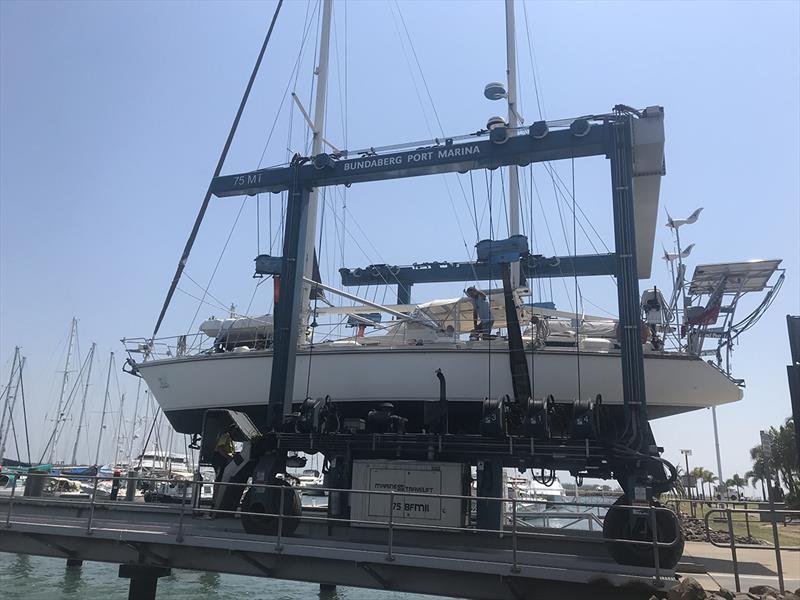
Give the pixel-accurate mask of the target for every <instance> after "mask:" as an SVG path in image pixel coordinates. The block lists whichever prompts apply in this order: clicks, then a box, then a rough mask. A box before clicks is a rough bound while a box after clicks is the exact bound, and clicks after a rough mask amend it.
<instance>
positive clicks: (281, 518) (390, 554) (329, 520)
mask: <svg viewBox="0 0 800 600" xmlns="http://www.w3.org/2000/svg"><path fill="white" fill-rule="evenodd" d="M33 476H35V477H47V476H48V475H47V474H33ZM75 479H80V480H83V481H92V483H93V487H92V493H91V494H90V495H89V496H90V497H89V499H88V500H82V499H66V500H64V499H61V498H40V497H28V498H26V501H28V502H32V503H37V502H48V503H50V502H56V503H60V504H68V505H78V506H87V505H88V507H89V511H88V523H87V534H89V535H91V534H92V532H93V531H97V530H98V529H100V528H98V527H96V526H94V514H95V509H96V508H97V507H114V506H119V505H120V503H126V501H125V500H124V498H123V499H118V500H108V501H104V500H99V499H98V498H97V496H98V494H97V486H98V483H99V482H100V481H112V482H113V481H116V482H117V483H118V484H119V485H120V487H122V482H125V484H126V485H129V484H130V483H133V484H135V483H136V482H137V481H147V482H151V483H179V484H182V496H181V507H180V510H179V517H178V523H177V535H176V541H177V542H178V543H184V542H185V539H184V538H185V536H184V519H185V515H186V514H190V515H192V516H195V515H196V514H201V515H202V514H205V515H220V516H222V515H224V516H229V517H236V516H239V517H241V516H253V517H261V518H263V517H275V518H277V520H278V525H277V535H276V536H275V551H276V552H281V551H282V550H283V537H284V522H285V519H287V518H291V519H297V520H300V521H305V522H309V521H312V522H324V523H326V524H336V523H341V524H349V525H353V524H356V525H371V526H380V527H387V541H386V546H387V552H386V560H387V561H394V560H395V555H394V531H395V529H396V528H397V527H401V528H403V529H406V530H409V529H410V530H419V531H457V532H464V531H469V532H470V533H489V534H500V536H501V537H503V536H504V535H507V533H508V532H507V528H506V526H505V525H503V524H501V526H500V528H499V529H485V528H478V527H468V526H463V525H462V526H458V527H454V526H447V525H428V524H423V523H400V524H398V523H397V522H396V521H395V518H394V517H395V515H394V504H395V502H394V500H395V498H396V497H397V496H402V497H404V498H405V497H412V498H434V499H439V500H441V499H453V500H462V501H469V502H475V501H490V502H499V503H502V504H504V505H505V504H511V515H512V518H511V523H510V529H511V548H510V550H511V561H510V570H511V572H512V573H519V572H520V571H521V567H520V564H519V560H518V559H519V557H518V538H519V537H520V536H522V537H525V538H529V539H530V538H537V539H548V538H555V539H560V540H564V539H573V538H574V539H581V540H582V539H584V538H583V537H581V536H570V535H565V534H563V533H557V534H556V533H545V532H542V531H520V530H519V528H518V526H517V518H516V517H517V514H518V513H517V504H518V503H519V502H527V501H528V500H527V499H523V500H520V499H517V498H494V497H488V496H472V495H469V496H464V495H456V494H429V493H422V492H405V491H403V492H398V491H395V490H389V491H382V490H352V489H348V490H342V489H340V488H327V487H323V486H320V487H315V488H314V489H315V491H323V492H340V493H341V492H345V493H348V494H355V495H358V494H362V495H367V496H383V497H388V499H389V514H388V516H387V518H386V519H385V520H368V519H353V518H351V517H350V518H345V517H332V516H329V515H324V516H319V515H310V514H301V515H298V516H293V515H286V514H285V506H284V502H285V492H286V490H287V489H291V490H293V491H295V492H302V491H303V488H301V487H299V486H291V485H277V484H267V483H235V482H210V481H209V482H206V481H203V482H197V481H192V480H180V479H176V478H174V477H172V478H158V477H148V478H145V479H142V478H141V477H130V476H119V477H114V476H104V475H94V476H80V477H76V478H75ZM15 483H16V482H15ZM197 484H200V485H197ZM205 485H212V486H214V487H215V488H216V487H217V486H234V487H242V488H258V489H273V490H277V491H279V492H280V500H279V507H278V512H277V513H270V512H263V513H262V512H249V511H244V510H241V509H240V508H237V509H235V510H219V509H214V508H209V507H195V506H194V505H193V504H190V503H189V502H187V500H188V490H189V487H190V486H191V487H192V489H193V493H194V490H197V489H198V488H199V487H200V486H205ZM13 492H14V489H13V488H12V496H11V499H10V502H9V509H8V514H7V516H6V527H9V528H10V527H13V524H12V520H11V510H12V506H13V499H14V494H13ZM127 504H130V503H129V502H128V503H127ZM153 504H156V505H157V506H160V507H163V506H165V504H161V503H153ZM187 504H190V506H189V507H188V509H187ZM570 504H571V505H573V506H587V507H595V508H596V507H601V508H610V506H609V505H600V504H598V503H589V502H575V503H570ZM151 506H152V504H151ZM614 506H615V507H617V508H623V509H625V508H627V509H634V510H640V511H641V510H647V511H649V514H650V519H651V524H652V528H653V539H652V540H628V539H620V538H605V541H606V542H613V543H620V544H631V545H634V546H652V548H653V552H654V565H655V569H654V571H655V573H654V579H655V583H656V585H662V584H663V581H662V578H661V569H660V567H659V557H658V551H659V549H661V548H671V547H674V546H675V545H677V544H678V543H679V542H680V540H681V536H680V534H678V535H676V536H675V539H673V540H671V541H659V539H658V532H657V524H656V514H657V513H658V512H667V513H670V514H674V513H673V511H672V510H670V509H668V508H666V507H661V506H640V505H621V504H617V505H614ZM560 514H564V515H568V516H569V517H574V518H577V519H580V518H589V519H593V520H595V521H596V522H598V523H600V520H599V519H598V518H597V516H596V515H594V514H593V513H578V514H576V513H551V515H550V516H552V517H554V518H558V515H560ZM265 537H270V536H265Z"/></svg>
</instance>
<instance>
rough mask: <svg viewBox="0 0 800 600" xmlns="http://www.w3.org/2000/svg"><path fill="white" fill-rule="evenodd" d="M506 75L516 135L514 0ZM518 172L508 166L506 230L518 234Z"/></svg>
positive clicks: (514, 282) (515, 269)
mask: <svg viewBox="0 0 800 600" xmlns="http://www.w3.org/2000/svg"><path fill="white" fill-rule="evenodd" d="M506 76H507V79H508V91H507V95H508V98H507V99H508V127H509V129H510V130H511V135H516V128H517V127H519V113H518V112H517V34H516V28H515V20H514V0H506ZM519 210H520V206H519V172H518V169H517V165H510V166H509V167H508V232H509V234H510V235H518V234H519V223H520V218H519ZM519 277H520V269H519V262H515V263H512V264H511V287H512V289H516V288H517V287H519V283H520V281H519Z"/></svg>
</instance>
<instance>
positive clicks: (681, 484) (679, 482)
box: [672, 465, 687, 498]
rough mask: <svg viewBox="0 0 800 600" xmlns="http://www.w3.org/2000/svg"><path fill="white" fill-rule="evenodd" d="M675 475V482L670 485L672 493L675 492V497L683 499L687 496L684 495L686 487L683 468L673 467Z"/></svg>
mask: <svg viewBox="0 0 800 600" xmlns="http://www.w3.org/2000/svg"><path fill="white" fill-rule="evenodd" d="M675 473H676V475H677V477H676V478H675V482H674V483H673V484H672V491H673V492H675V494H676V495H677V496H680V497H684V498H685V497H686V496H687V494H686V490H687V486H686V476H685V474H684V472H683V467H682V466H680V465H677V466H676V467H675Z"/></svg>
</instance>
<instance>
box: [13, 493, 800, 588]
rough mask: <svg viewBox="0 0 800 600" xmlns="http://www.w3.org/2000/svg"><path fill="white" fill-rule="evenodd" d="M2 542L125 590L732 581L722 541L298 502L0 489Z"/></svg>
mask: <svg viewBox="0 0 800 600" xmlns="http://www.w3.org/2000/svg"><path fill="white" fill-rule="evenodd" d="M0 515H2V516H0V551H3V552H12V553H25V554H31V555H40V556H49V557H55V558H63V559H65V564H66V565H70V564H72V565H76V564H78V565H79V564H81V562H82V561H101V562H107V563H116V564H119V565H120V567H119V576H120V577H125V578H129V579H130V580H131V584H130V590H131V594H133V595H131V596H130V597H132V598H142V599H149V598H156V597H157V596H156V590H157V580H158V578H159V577H163V576H166V575H169V574H170V573H171V570H172V569H188V570H201V571H213V572H218V573H230V574H238V575H248V576H256V577H269V578H276V579H287V580H294V581H305V582H314V583H320V584H321V585H322V586H349V587H360V588H370V589H378V590H388V591H397V592H410V593H424V594H430V595H443V596H450V597H458V598H475V599H497V600H506V599H509V600H516V599H519V598H532V599H536V598H565V599H567V598H581V597H585V595H586V594H587V593H590V594H591V596H590V597H591V598H598V599H604V598H608V599H614V600H617V599H622V600H625V599H628V598H630V599H632V600H639V599H643V600H648V599H649V598H650V597H652V596H656V597H657V598H660V597H666V595H665V594H666V591H667V590H668V589H669V588H671V587H672V586H674V585H675V584H676V582H677V581H678V579H679V578H680V577H682V576H687V575H688V576H691V577H694V578H695V579H696V580H697V581H699V582H700V583H701V585H703V587H704V588H705V589H707V590H709V591H716V590H718V589H720V588H726V589H734V587H735V578H734V568H733V563H732V561H731V556H730V551H729V549H727V548H720V547H715V546H712V545H711V544H708V543H705V542H687V543H686V550H685V553H684V558H683V560H682V561H681V562H680V563H679V564H678V566H677V567H676V568H675V569H674V570H664V569H651V568H639V567H632V566H624V565H619V564H616V563H615V562H614V561H613V560H612V559H611V558H610V556H609V555H608V554H607V551H606V550H605V545H604V542H603V539H602V537H601V535H600V533H599V532H597V531H594V532H593V531H575V530H558V529H546V528H531V529H530V530H526V531H518V528H517V527H511V528H509V526H508V525H506V526H505V528H504V531H503V532H502V534H501V533H499V532H493V533H490V532H480V531H475V530H474V529H473V530H467V529H464V530H462V531H441V530H425V529H421V528H414V527H408V526H393V525H391V524H389V523H386V524H385V526H384V527H376V526H374V525H375V524H373V527H364V526H363V524H361V525H362V526H361V527H359V526H358V525H359V523H357V522H344V521H343V520H340V519H334V520H331V519H328V518H327V517H326V515H325V512H324V511H322V510H319V509H316V510H315V509H310V510H304V511H303V514H302V515H301V517H300V523H299V525H298V526H297V529H296V530H295V532H294V533H293V534H292V535H291V536H286V535H282V533H281V529H279V530H278V532H277V535H273V536H268V535H250V534H247V533H245V532H244V531H243V529H242V526H241V523H240V522H239V519H238V518H230V517H225V518H223V517H219V518H211V517H210V515H209V513H208V511H206V510H204V509H202V508H200V509H195V510H193V509H192V508H191V506H189V505H188V503H187V504H184V505H164V504H151V503H137V502H123V501H119V502H99V501H98V502H97V503H95V502H93V501H91V500H84V499H80V500H64V499H57V498H41V497H40V498H28V497H17V498H8V497H6V498H1V499H0ZM737 555H738V562H737V570H738V573H739V578H740V581H741V587H742V589H744V590H747V589H749V588H750V587H751V586H754V585H772V586H775V587H777V583H776V581H777V580H776V577H777V573H778V569H777V565H776V563H775V554H774V552H771V551H769V549H765V550H755V549H739V550H738V553H737ZM782 556H783V561H782V562H783V576H784V582H785V587H786V589H787V590H793V589H795V588H796V587H798V586H800V561H797V560H796V558H797V554H796V553H790V552H783V554H782Z"/></svg>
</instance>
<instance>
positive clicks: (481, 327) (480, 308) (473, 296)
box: [466, 286, 494, 337]
mask: <svg viewBox="0 0 800 600" xmlns="http://www.w3.org/2000/svg"><path fill="white" fill-rule="evenodd" d="M466 292H467V296H468V297H469V300H470V302H471V303H472V322H473V324H474V329H473V331H474V332H475V333H477V334H479V335H481V336H482V337H483V336H487V335H489V334H490V333H492V325H494V315H493V314H492V307H491V305H490V304H489V300H488V298H486V294H484V293H483V292H482V291H480V290H479V289H477V288H475V287H474V286H470V287H468V288H467V290H466Z"/></svg>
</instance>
